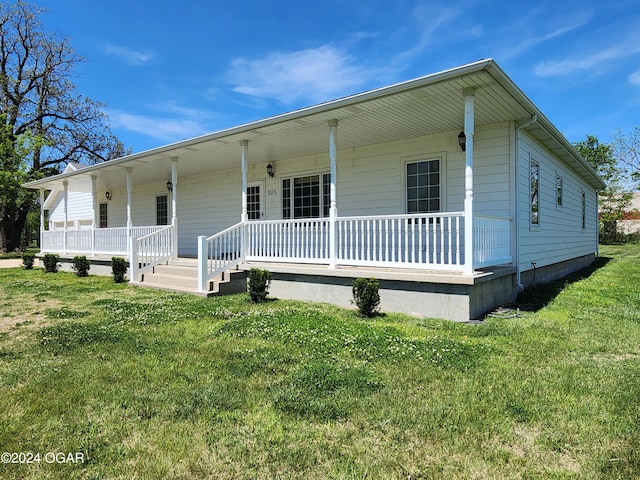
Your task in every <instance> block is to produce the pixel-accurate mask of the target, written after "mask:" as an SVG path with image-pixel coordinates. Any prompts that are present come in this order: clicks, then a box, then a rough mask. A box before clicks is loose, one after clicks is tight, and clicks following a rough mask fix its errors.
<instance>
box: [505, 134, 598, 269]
mask: <svg viewBox="0 0 640 480" xmlns="http://www.w3.org/2000/svg"><path fill="white" fill-rule="evenodd" d="M518 145H519V148H518V150H519V151H518V157H517V158H518V162H519V166H518V182H519V184H518V191H519V197H520V198H519V200H518V218H519V225H518V231H519V234H520V255H519V262H520V268H521V270H522V271H526V270H530V269H531V268H532V266H531V262H535V263H536V265H537V266H538V267H542V266H545V265H551V264H554V263H558V262H562V261H565V260H569V259H571V258H576V257H581V256H583V255H588V254H592V253H594V252H595V251H596V249H597V242H596V238H597V219H596V217H595V214H592V213H591V212H595V211H596V203H597V199H596V192H595V191H594V190H593V189H592V188H590V187H589V185H588V184H587V183H586V182H585V181H584V180H582V179H581V177H580V176H579V174H578V173H577V172H576V171H574V170H572V169H571V168H569V167H568V166H567V165H565V164H564V163H563V162H561V161H560V160H558V159H557V158H556V157H555V156H554V155H553V154H552V153H551V152H549V151H548V150H546V149H545V148H544V147H543V146H541V145H540V144H539V143H537V142H536V141H534V140H533V139H532V138H531V137H530V136H529V135H528V134H527V133H526V132H525V131H520V132H519V140H518ZM531 159H535V160H536V161H538V162H539V163H540V176H539V213H540V222H541V223H540V226H539V228H538V229H534V230H532V229H531V226H530V219H529V215H530V196H529V195H530V186H531V184H530V165H531ZM554 171H555V174H553V173H551V172H554ZM549 173H550V174H549ZM558 176H561V177H562V208H557V202H558V199H557V196H558V189H557V177H558ZM583 192H584V205H585V212H586V213H585V228H584V229H583V228H582V211H583V208H582V206H583V201H582V198H583V197H582V194H583Z"/></svg>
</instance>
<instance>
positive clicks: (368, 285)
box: [351, 278, 380, 318]
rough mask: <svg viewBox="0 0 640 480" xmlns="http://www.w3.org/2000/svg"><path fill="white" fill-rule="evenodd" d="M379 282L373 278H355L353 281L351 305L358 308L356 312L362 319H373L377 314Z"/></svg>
mask: <svg viewBox="0 0 640 480" xmlns="http://www.w3.org/2000/svg"><path fill="white" fill-rule="evenodd" d="M379 288H380V282H378V280H377V279H375V278H356V279H355V280H354V281H353V284H352V288H351V291H352V292H353V300H352V303H355V304H356V306H357V307H358V312H359V313H360V315H362V316H363V317H369V318H371V317H373V316H375V315H376V314H377V313H378V306H379V305H380V293H379V292H378V289H379Z"/></svg>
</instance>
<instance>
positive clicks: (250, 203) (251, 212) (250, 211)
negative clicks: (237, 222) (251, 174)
mask: <svg viewBox="0 0 640 480" xmlns="http://www.w3.org/2000/svg"><path fill="white" fill-rule="evenodd" d="M260 213H261V208H260V185H249V186H247V218H248V219H249V220H260Z"/></svg>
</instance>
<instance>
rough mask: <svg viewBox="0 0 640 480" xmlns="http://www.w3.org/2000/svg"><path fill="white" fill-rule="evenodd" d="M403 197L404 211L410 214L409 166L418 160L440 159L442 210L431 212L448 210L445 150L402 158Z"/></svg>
mask: <svg viewBox="0 0 640 480" xmlns="http://www.w3.org/2000/svg"><path fill="white" fill-rule="evenodd" d="M402 160H403V161H402V162H401V163H402V191H403V193H402V197H403V205H402V211H403V212H404V213H406V214H409V198H408V191H407V189H408V181H407V180H408V178H407V166H408V165H409V164H410V163H418V162H430V161H433V160H439V161H440V172H439V174H440V177H439V181H440V210H439V211H438V212H431V213H442V212H446V211H447V185H446V172H447V158H446V154H445V153H444V152H442V153H435V154H427V155H413V156H410V157H404V158H403V159H402Z"/></svg>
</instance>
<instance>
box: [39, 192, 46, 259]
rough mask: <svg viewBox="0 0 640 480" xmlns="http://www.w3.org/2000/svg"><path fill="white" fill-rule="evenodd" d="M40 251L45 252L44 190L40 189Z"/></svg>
mask: <svg viewBox="0 0 640 480" xmlns="http://www.w3.org/2000/svg"><path fill="white" fill-rule="evenodd" d="M40 251H41V252H44V251H45V250H44V190H42V189H40Z"/></svg>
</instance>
